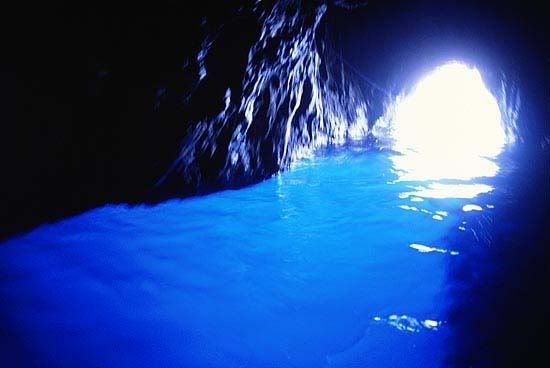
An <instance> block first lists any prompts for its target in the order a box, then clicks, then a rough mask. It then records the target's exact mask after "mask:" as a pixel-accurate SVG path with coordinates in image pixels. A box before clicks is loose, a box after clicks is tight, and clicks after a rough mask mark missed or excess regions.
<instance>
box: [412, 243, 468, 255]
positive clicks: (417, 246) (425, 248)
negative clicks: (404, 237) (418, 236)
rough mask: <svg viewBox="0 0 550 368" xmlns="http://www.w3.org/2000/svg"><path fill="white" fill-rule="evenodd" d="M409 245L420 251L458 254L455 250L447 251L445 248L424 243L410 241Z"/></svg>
mask: <svg viewBox="0 0 550 368" xmlns="http://www.w3.org/2000/svg"><path fill="white" fill-rule="evenodd" d="M409 247H410V248H412V249H414V250H417V251H419V252H420V253H432V252H435V253H449V254H450V255H452V256H457V255H458V254H459V253H458V252H457V251H454V250H451V251H448V250H446V249H441V248H435V247H430V246H427V245H424V244H417V243H412V244H410V245H409Z"/></svg>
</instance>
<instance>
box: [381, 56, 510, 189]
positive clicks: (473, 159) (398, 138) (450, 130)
mask: <svg viewBox="0 0 550 368" xmlns="http://www.w3.org/2000/svg"><path fill="white" fill-rule="evenodd" d="M383 120H385V123H386V124H388V125H389V135H390V138H391V141H392V142H393V144H392V148H393V149H394V150H396V151H398V152H400V153H402V155H401V156H395V157H394V158H393V163H394V167H395V169H396V170H397V172H398V175H399V177H400V180H439V179H458V180H468V179H471V178H475V177H484V176H494V175H496V174H497V172H498V166H497V165H496V164H495V162H493V160H492V159H493V158H495V157H496V156H497V155H498V154H500V153H501V152H502V150H503V148H504V146H505V144H506V133H505V129H504V127H503V125H502V119H501V113H500V110H499V106H498V103H497V101H496V99H495V98H494V96H493V95H491V93H490V92H489V91H488V90H487V88H486V87H485V85H484V83H483V80H482V78H481V75H480V73H479V71H478V70H477V69H475V68H469V67H468V66H466V65H463V64H459V63H450V64H446V65H443V66H441V67H439V68H437V69H436V70H435V71H434V72H432V73H431V74H429V75H428V76H426V77H425V78H424V79H422V80H421V81H420V82H419V83H418V84H417V85H416V86H415V88H414V89H413V91H412V92H411V93H410V94H408V95H407V96H405V97H402V98H400V99H398V100H397V101H396V102H395V104H394V105H393V106H391V107H390V110H389V111H388V113H387V114H386V116H385V118H384V119H383ZM383 123H384V122H383Z"/></svg>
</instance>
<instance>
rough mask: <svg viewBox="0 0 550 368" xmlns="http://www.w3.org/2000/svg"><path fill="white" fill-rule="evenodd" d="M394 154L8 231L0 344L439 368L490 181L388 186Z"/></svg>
mask: <svg viewBox="0 0 550 368" xmlns="http://www.w3.org/2000/svg"><path fill="white" fill-rule="evenodd" d="M393 155H394V153H393V152H390V151H385V150H369V149H365V148H361V146H360V145H359V146H350V147H346V148H341V149H337V150H336V149H335V150H329V151H327V152H324V153H322V154H320V155H319V156H318V157H316V158H314V159H309V160H305V161H303V162H301V163H300V164H299V165H298V166H297V167H295V168H294V169H293V170H291V171H288V172H284V173H281V174H279V175H277V176H275V177H273V178H272V179H269V180H267V181H264V182H262V183H259V184H257V185H254V186H250V187H246V188H243V189H239V190H226V191H222V192H218V193H214V194H211V195H207V196H201V197H193V198H188V199H184V200H172V201H168V202H165V203H162V204H159V205H155V206H137V207H128V206H124V205H118V206H105V207H102V208H98V209H94V210H92V211H89V212H86V213H84V214H82V215H79V216H76V217H72V218H69V219H66V220H63V221H60V222H58V223H55V224H51V225H45V226H42V227H39V228H37V229H35V230H33V231H31V232H29V233H27V234H24V235H21V236H19V237H16V238H13V239H11V240H9V241H7V242H6V243H4V244H2V246H1V247H0V259H1V260H2V267H0V297H1V300H2V305H3V306H2V309H1V313H2V316H0V317H1V318H2V319H3V320H4V321H8V323H7V324H5V326H7V329H6V330H5V331H3V334H4V335H3V337H2V339H3V340H4V341H5V343H4V349H5V350H6V352H5V353H4V354H5V355H6V356H7V357H8V361H10V360H11V361H13V362H14V364H15V363H25V364H26V365H28V366H40V367H46V366H56V367H70V366H79V367H136V366H163V367H176V366H177V367H182V366H185V367H353V366H361V367H404V366H407V367H424V368H426V367H443V366H447V364H446V362H448V359H449V357H451V358H452V357H453V353H452V351H453V349H454V348H455V346H454V344H453V341H456V336H455V334H456V333H458V332H456V331H455V329H454V326H453V324H452V323H451V322H450V320H449V318H450V316H451V312H452V311H453V305H460V304H462V305H463V304H466V305H467V307H466V309H464V310H465V311H467V310H468V308H472V306H468V302H467V301H465V300H460V295H461V294H460V293H457V292H456V290H457V288H458V289H461V288H463V286H461V282H462V281H457V278H456V277H453V276H452V274H453V272H452V270H453V269H454V268H456V267H457V265H459V264H460V263H461V262H462V263H463V262H464V260H465V259H466V260H467V259H469V258H470V259H471V258H472V257H475V258H479V254H480V252H481V254H483V253H484V252H488V251H489V250H490V249H491V247H490V244H491V239H490V237H491V233H492V228H493V227H494V226H495V225H494V223H493V221H492V219H493V212H494V211H496V210H497V209H498V207H499V202H500V201H501V200H502V199H501V198H502V197H503V195H504V193H505V192H506V191H505V189H504V188H503V186H502V185H503V184H504V183H505V181H503V180H501V179H499V177H495V178H491V179H485V180H481V181H479V180H478V181H477V182H476V184H477V185H484V186H482V187H483V188H491V189H487V190H485V192H486V193H481V194H478V193H477V192H476V191H475V190H474V192H473V193H472V191H471V190H470V191H469V192H468V191H464V190H460V187H458V188H459V189H458V191H457V190H455V191H454V192H453V191H450V192H449V191H448V190H447V191H442V192H441V191H440V192H439V194H440V195H434V193H436V192H437V186H436V187H435V188H436V190H435V192H434V190H433V189H434V187H433V186H432V190H428V189H429V188H428V186H427V185H428V184H427V183H422V182H410V181H409V182H405V181H399V180H398V179H399V177H398V173H397V172H396V171H395V170H394V169H393V167H392V157H393ZM472 183H473V182H472V181H470V184H472ZM480 183H481V184H480ZM432 184H433V183H432ZM440 184H441V183H440ZM501 184H502V185H501ZM492 188H494V190H492ZM476 194H478V195H477V196H476ZM457 298H458V299H457ZM10 346H13V347H14V348H13V349H10ZM23 347H24V350H22V349H23ZM8 366H10V365H8Z"/></svg>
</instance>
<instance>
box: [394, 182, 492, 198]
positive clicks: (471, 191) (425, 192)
mask: <svg viewBox="0 0 550 368" xmlns="http://www.w3.org/2000/svg"><path fill="white" fill-rule="evenodd" d="M414 189H415V190H414V191H410V192H403V193H401V196H403V197H404V198H406V197H410V196H413V198H414V197H420V198H439V199H441V198H462V199H470V198H474V197H476V196H478V195H480V194H483V193H489V192H491V191H492V190H493V187H492V186H490V185H487V184H441V183H432V184H429V185H428V186H427V187H424V186H418V187H416V188H414Z"/></svg>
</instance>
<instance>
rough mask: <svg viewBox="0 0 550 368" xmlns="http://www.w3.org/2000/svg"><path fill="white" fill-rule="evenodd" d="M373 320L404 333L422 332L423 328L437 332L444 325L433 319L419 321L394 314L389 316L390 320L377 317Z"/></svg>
mask: <svg viewBox="0 0 550 368" xmlns="http://www.w3.org/2000/svg"><path fill="white" fill-rule="evenodd" d="M373 319H374V320H375V321H376V322H386V323H387V324H388V325H390V326H392V327H395V328H396V329H398V330H399V331H404V332H420V330H421V329H422V328H426V329H428V330H434V331H437V329H438V327H440V326H441V325H442V324H443V322H442V321H436V320H433V319H425V320H418V319H417V318H414V317H411V316H407V315H406V314H403V315H397V314H392V315H390V316H388V318H382V317H379V316H376V317H374V318H373Z"/></svg>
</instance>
